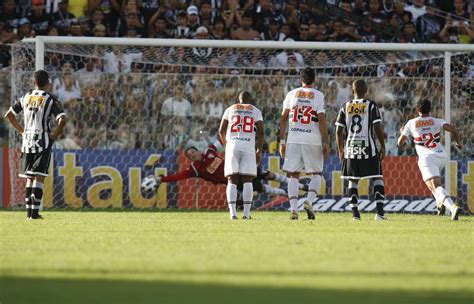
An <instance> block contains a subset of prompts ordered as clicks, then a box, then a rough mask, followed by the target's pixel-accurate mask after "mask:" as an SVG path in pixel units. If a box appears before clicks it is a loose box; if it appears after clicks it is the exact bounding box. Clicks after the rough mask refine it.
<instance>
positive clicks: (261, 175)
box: [252, 166, 286, 195]
mask: <svg viewBox="0 0 474 304" xmlns="http://www.w3.org/2000/svg"><path fill="white" fill-rule="evenodd" d="M276 174H278V173H272V172H270V171H263V170H262V169H261V166H257V176H256V177H255V178H254V179H253V180H252V184H253V190H254V191H257V192H263V193H267V194H272V195H286V191H285V190H284V189H281V188H275V187H272V186H270V185H266V184H264V183H263V181H264V180H275V179H276ZM278 175H279V176H281V175H280V174H278ZM285 178H286V177H285Z"/></svg>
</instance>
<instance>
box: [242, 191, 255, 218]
mask: <svg viewBox="0 0 474 304" xmlns="http://www.w3.org/2000/svg"><path fill="white" fill-rule="evenodd" d="M242 199H243V201H244V216H245V217H247V218H249V217H250V208H251V207H252V201H253V184H252V183H245V184H244V188H243V189H242Z"/></svg>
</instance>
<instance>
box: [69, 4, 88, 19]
mask: <svg viewBox="0 0 474 304" xmlns="http://www.w3.org/2000/svg"><path fill="white" fill-rule="evenodd" d="M88 2H89V1H88V0H74V1H71V3H69V6H68V12H70V13H71V14H73V15H74V17H75V18H76V19H78V20H79V18H80V17H82V16H84V15H85V14H87V7H88Z"/></svg>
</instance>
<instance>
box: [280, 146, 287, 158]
mask: <svg viewBox="0 0 474 304" xmlns="http://www.w3.org/2000/svg"><path fill="white" fill-rule="evenodd" d="M285 153H286V144H280V155H281V157H282V158H285Z"/></svg>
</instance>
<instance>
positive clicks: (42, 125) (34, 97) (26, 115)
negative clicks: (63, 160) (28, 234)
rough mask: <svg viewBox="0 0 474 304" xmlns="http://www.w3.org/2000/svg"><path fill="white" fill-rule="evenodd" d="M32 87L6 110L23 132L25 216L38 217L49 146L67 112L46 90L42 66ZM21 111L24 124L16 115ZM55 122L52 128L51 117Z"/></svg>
mask: <svg viewBox="0 0 474 304" xmlns="http://www.w3.org/2000/svg"><path fill="white" fill-rule="evenodd" d="M34 85H35V89H34V90H32V91H30V92H28V93H26V94H25V95H24V96H23V97H21V98H20V100H18V101H17V102H16V103H15V104H14V105H13V106H12V107H11V108H10V109H9V110H8V111H7V113H6V114H5V117H6V118H7V119H8V121H9V122H10V123H11V124H12V125H13V127H14V128H15V129H16V130H17V131H18V132H19V133H20V134H21V135H22V139H23V140H22V145H21V152H22V154H21V155H22V156H21V165H20V174H19V176H20V177H23V178H26V179H27V180H26V193H25V204H26V211H27V215H26V216H27V219H41V218H42V217H41V215H39V208H40V205H41V201H42V199H43V184H44V179H45V178H46V177H47V176H48V169H49V162H50V160H51V146H52V145H53V142H54V141H55V140H56V139H57V138H58V137H59V136H60V135H61V133H62V132H63V129H64V126H65V124H66V114H65V113H64V111H63V108H62V106H61V104H60V102H59V101H58V100H57V99H56V97H54V96H53V95H51V94H50V93H49V92H48V91H47V87H48V85H49V75H48V73H47V72H46V71H44V70H38V71H36V72H35V77H34ZM22 111H23V125H24V126H23V127H22V126H21V125H20V123H19V122H18V120H17V118H16V116H17V115H18V114H20V113H21V112H22ZM52 117H54V118H55V119H56V120H57V123H58V126H57V127H56V128H55V129H54V130H51V126H50V123H51V118H52Z"/></svg>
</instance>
